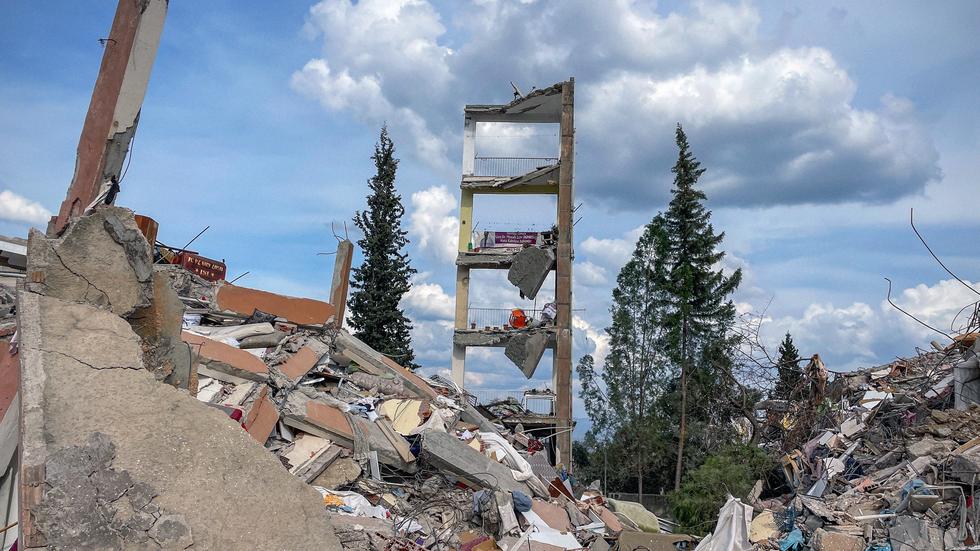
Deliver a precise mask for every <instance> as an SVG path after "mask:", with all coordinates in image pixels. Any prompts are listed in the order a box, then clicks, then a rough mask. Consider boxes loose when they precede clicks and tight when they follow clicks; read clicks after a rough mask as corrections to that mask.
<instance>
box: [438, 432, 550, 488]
mask: <svg viewBox="0 0 980 551" xmlns="http://www.w3.org/2000/svg"><path fill="white" fill-rule="evenodd" d="M422 452H423V453H424V454H425V460H426V461H427V462H428V463H430V464H431V465H432V466H433V467H435V468H437V469H440V470H442V471H445V472H447V473H451V474H452V475H453V476H455V477H456V478H458V479H459V480H461V481H463V482H465V483H466V484H469V485H470V486H475V487H480V488H486V489H499V490H506V491H509V492H514V491H518V492H521V493H523V494H525V495H534V492H533V491H532V490H531V489H530V488H528V486H527V484H525V483H523V482H518V481H517V480H515V479H514V474H513V473H512V472H511V470H510V469H508V468H507V467H505V466H504V465H502V464H500V463H497V462H496V461H493V460H491V459H490V458H489V457H487V456H485V455H483V454H482V453H480V452H478V451H476V450H474V449H473V448H471V447H469V446H467V445H466V444H464V443H463V442H462V441H460V440H459V439H458V438H456V437H455V436H454V435H451V434H447V433H445V432H439V431H432V430H429V431H426V432H424V433H422Z"/></svg>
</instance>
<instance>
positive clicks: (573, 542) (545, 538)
mask: <svg viewBox="0 0 980 551" xmlns="http://www.w3.org/2000/svg"><path fill="white" fill-rule="evenodd" d="M521 515H523V516H524V520H526V521H527V522H528V524H530V525H531V526H530V528H529V529H528V531H527V532H525V533H524V534H522V535H521V539H520V540H518V542H517V544H516V545H515V546H514V547H513V549H520V548H521V546H522V545H523V544H524V542H525V541H536V542H539V543H546V544H548V545H554V546H556V547H561V548H562V549H582V544H581V543H579V541H578V540H577V539H575V536H573V535H572V534H570V533H568V532H559V531H558V530H555V529H554V528H552V527H551V526H548V523H547V522H545V521H544V519H542V518H541V517H539V516H538V515H537V513H535V512H534V511H527V512H524V513H521ZM529 547H530V546H529Z"/></svg>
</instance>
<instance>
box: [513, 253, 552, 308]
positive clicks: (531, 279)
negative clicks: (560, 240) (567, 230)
mask: <svg viewBox="0 0 980 551" xmlns="http://www.w3.org/2000/svg"><path fill="white" fill-rule="evenodd" d="M554 265H555V252H554V251H553V250H551V249H546V248H542V247H528V248H526V249H522V250H521V251H520V252H519V253H517V254H515V255H514V259H513V260H512V261H511V264H510V269H509V270H507V281H510V282H511V284H513V285H514V286H516V287H517V288H518V289H520V290H521V294H522V295H524V296H525V297H526V298H529V299H533V298H534V297H536V296H537V295H538V291H539V290H540V289H541V285H542V284H544V280H545V279H547V277H548V274H549V273H551V268H552V267H553V266H554Z"/></svg>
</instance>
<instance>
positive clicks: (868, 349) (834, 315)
mask: <svg viewBox="0 0 980 551" xmlns="http://www.w3.org/2000/svg"><path fill="white" fill-rule="evenodd" d="M973 285H974V287H976V288H980V287H978V286H977V284H973ZM976 299H977V296H976V295H975V294H974V293H973V292H972V291H970V290H969V289H967V288H965V287H963V285H962V284H960V283H959V282H957V281H955V280H952V279H949V280H943V281H940V282H938V283H936V284H934V285H926V284H918V285H916V286H915V287H911V288H907V289H904V290H902V291H901V292H896V293H894V294H893V300H894V301H895V303H896V304H898V305H899V306H901V307H902V308H903V309H905V310H906V311H908V312H910V313H912V314H914V315H915V316H916V317H918V318H920V319H922V320H923V321H925V322H926V323H928V324H930V325H932V326H934V327H936V328H938V329H940V330H943V331H946V332H948V333H957V332H958V330H961V329H962V326H963V323H965V322H966V320H965V318H964V317H963V312H962V309H963V307H964V306H968V305H971V304H973V303H974V302H976ZM968 310H969V311H970V312H972V309H968ZM957 314H959V317H957ZM967 315H969V314H967ZM786 331H789V332H790V333H791V334H792V335H793V340H794V341H795V342H796V344H797V346H798V347H799V348H800V351H801V353H802V354H804V355H809V354H814V353H819V354H820V356H821V357H822V358H825V359H829V363H828V366H829V367H831V368H832V369H835V370H849V369H856V368H860V367H868V366H871V365H875V364H876V363H884V362H887V361H890V360H891V359H892V356H890V354H894V353H896V352H897V353H898V354H913V353H914V350H915V347H916V346H919V347H926V346H927V345H928V342H929V341H931V340H933V339H939V340H940V341H944V340H945V339H944V338H943V337H942V336H941V335H939V334H937V333H935V332H933V331H931V330H929V329H927V328H925V327H923V326H921V325H919V324H918V323H916V322H915V321H913V320H911V319H909V318H908V317H906V316H905V315H904V314H902V313H901V312H898V311H897V310H895V309H894V308H893V307H892V306H891V305H889V304H888V302H887V301H882V302H881V303H879V304H878V305H877V307H875V306H872V305H869V304H867V303H864V302H854V303H852V304H850V305H848V306H835V305H834V304H830V303H814V304H810V305H809V306H808V307H807V308H806V309H805V311H804V312H803V314H802V315H800V316H798V317H797V316H783V317H779V318H776V319H773V320H771V323H769V324H768V325H767V330H766V342H767V344H768V346H769V347H770V348H771V349H772V350H775V349H776V346H777V343H778V341H779V339H780V338H781V337H782V335H783V333H785V332H786Z"/></svg>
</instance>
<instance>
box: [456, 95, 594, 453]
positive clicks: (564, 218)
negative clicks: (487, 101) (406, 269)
mask: <svg viewBox="0 0 980 551" xmlns="http://www.w3.org/2000/svg"><path fill="white" fill-rule="evenodd" d="M574 104H575V79H574V78H571V79H569V80H567V81H565V82H560V83H558V84H555V85H554V86H551V87H549V88H545V89H542V90H537V91H535V92H532V93H530V94H528V95H527V96H523V97H519V98H517V99H515V100H514V101H513V102H511V103H509V104H507V105H467V106H466V108H465V111H464V124H463V162H462V172H463V174H462V182H461V185H460V208H459V219H460V228H459V253H458V256H457V260H456V266H457V267H456V311H455V331H454V337H453V355H452V377H453V381H454V382H455V383H456V384H457V385H459V386H460V387H462V386H463V385H464V379H465V374H466V349H467V347H469V346H506V345H507V343H508V342H509V336H508V335H507V332H499V331H497V332H493V334H492V335H491V334H487V332H482V334H479V333H481V331H480V330H478V329H477V330H475V331H474V330H472V329H471V328H469V327H468V326H467V322H468V310H469V283H470V270H472V269H507V268H509V267H510V264H511V263H510V258H508V257H507V255H500V254H499V253H486V254H474V253H473V252H472V251H470V250H469V249H470V245H471V236H472V231H473V197H474V195H476V194H480V193H484V194H490V193H493V194H538V195H541V194H544V195H556V196H557V213H556V219H557V227H558V244H557V250H556V261H555V267H554V269H555V270H556V280H555V282H556V284H555V302H556V306H557V318H556V324H555V327H554V328H550V329H549V335H548V336H547V337H548V338H547V341H548V347H550V348H552V349H553V350H554V353H553V366H552V369H553V371H552V384H553V387H554V391H555V393H556V395H557V399H556V417H557V419H556V421H557V423H556V425H557V426H556V432H555V434H556V435H557V442H556V443H557V450H558V457H557V460H558V461H560V462H562V463H564V464H565V465H569V464H570V459H571V449H572V435H571V429H572V315H571V313H572V254H573V253H572V211H573V207H572V206H573V204H574V178H573V170H574V158H575V124H574ZM484 122H505V123H518V124H524V123H552V124H554V123H558V124H559V125H560V128H559V136H560V138H559V144H558V145H559V158H558V160H557V162H551V163H549V164H546V165H545V166H540V167H537V166H535V167H532V168H533V170H530V171H529V172H526V173H524V174H520V175H516V176H515V175H512V174H509V175H507V176H495V175H485V174H477V173H476V126H477V124H478V123H484ZM532 372H533V370H532ZM526 374H527V373H526ZM528 376H530V375H528Z"/></svg>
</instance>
